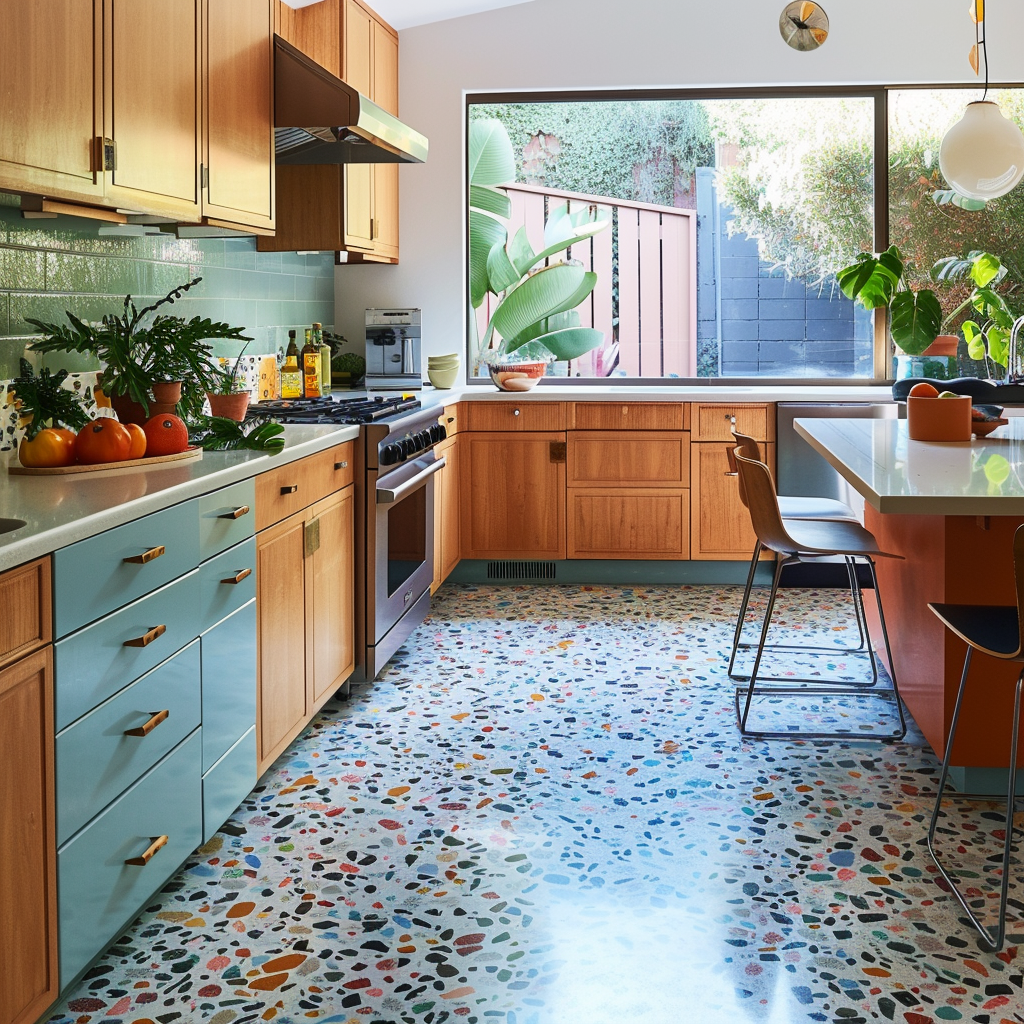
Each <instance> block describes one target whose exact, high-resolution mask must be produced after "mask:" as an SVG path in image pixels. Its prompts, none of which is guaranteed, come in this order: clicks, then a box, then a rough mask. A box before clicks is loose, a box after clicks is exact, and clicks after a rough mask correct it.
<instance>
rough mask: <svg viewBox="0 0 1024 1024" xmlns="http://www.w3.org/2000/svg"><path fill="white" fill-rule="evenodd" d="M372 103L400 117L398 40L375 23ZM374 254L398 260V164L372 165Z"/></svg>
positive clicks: (379, 24) (378, 23) (377, 22)
mask: <svg viewBox="0 0 1024 1024" xmlns="http://www.w3.org/2000/svg"><path fill="white" fill-rule="evenodd" d="M370 96H371V98H372V99H373V102H374V103H376V104H378V106H381V107H383V108H384V109H385V110H386V111H387V112H388V113H389V114H394V115H395V116H396V117H397V116H398V38H397V37H396V36H394V35H392V33H391V32H390V31H389V30H388V29H387V28H385V27H384V26H383V25H382V24H381V23H380V22H379V21H374V23H373V92H372V93H371V94H370ZM373 250H374V252H375V253H377V254H378V255H380V256H389V257H392V258H394V259H397V258H398V164H374V165H373Z"/></svg>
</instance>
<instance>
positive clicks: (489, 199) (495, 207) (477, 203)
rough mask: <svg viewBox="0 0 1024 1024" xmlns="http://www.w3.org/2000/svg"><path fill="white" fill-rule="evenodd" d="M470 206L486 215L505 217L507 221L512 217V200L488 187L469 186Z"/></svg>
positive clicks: (503, 193) (505, 194)
mask: <svg viewBox="0 0 1024 1024" xmlns="http://www.w3.org/2000/svg"><path fill="white" fill-rule="evenodd" d="M469 205H470V206H472V207H473V208H474V209H477V210H483V211H484V212H485V213H493V214H494V216H495V217H504V218H505V219H506V220H508V218H509V217H511V216H512V200H511V199H509V197H508V194H507V193H505V192H500V191H499V190H498V189H496V188H490V187H489V186H487V185H470V186H469Z"/></svg>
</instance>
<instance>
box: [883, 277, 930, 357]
mask: <svg viewBox="0 0 1024 1024" xmlns="http://www.w3.org/2000/svg"><path fill="white" fill-rule="evenodd" d="M941 324H942V307H941V306H940V305H939V300H938V299H937V298H936V297H935V293H934V292H931V291H928V290H927V289H924V290H922V291H919V292H911V291H905V292H897V293H896V295H894V296H893V298H892V302H891V303H890V306H889V333H890V334H891V335H892V340H893V341H894V342H895V343H896V344H897V345H899V347H900V348H901V349H903V351H904V352H906V353H907V355H908V356H918V355H920V354H921V353H922V352H923V351H924V350H925V349H926V348H927V347H928V346H929V345H930V344H931V343H932V342H933V341H934V340H935V338H936V335H938V333H939V329H940V326H941Z"/></svg>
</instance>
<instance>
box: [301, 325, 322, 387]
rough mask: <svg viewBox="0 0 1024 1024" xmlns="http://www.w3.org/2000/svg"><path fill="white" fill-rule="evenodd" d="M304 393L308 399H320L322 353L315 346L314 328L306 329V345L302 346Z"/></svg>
mask: <svg viewBox="0 0 1024 1024" xmlns="http://www.w3.org/2000/svg"><path fill="white" fill-rule="evenodd" d="M302 381H303V387H302V391H303V394H304V395H305V396H306V398H319V397H320V396H321V391H320V353H319V352H318V351H317V349H316V346H315V345H314V344H313V328H312V327H307V328H306V344H305V345H303V346H302Z"/></svg>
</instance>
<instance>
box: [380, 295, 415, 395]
mask: <svg viewBox="0 0 1024 1024" xmlns="http://www.w3.org/2000/svg"><path fill="white" fill-rule="evenodd" d="M366 387H367V389H368V390H370V391H373V390H380V391H417V390H419V389H420V388H422V387H423V379H422V377H421V373H420V311H419V310H418V309H395V308H394V307H388V308H386V309H368V310H367V311H366Z"/></svg>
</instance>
